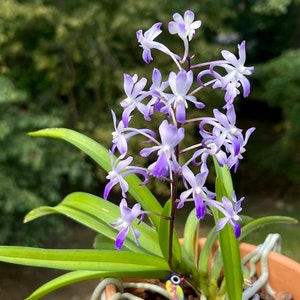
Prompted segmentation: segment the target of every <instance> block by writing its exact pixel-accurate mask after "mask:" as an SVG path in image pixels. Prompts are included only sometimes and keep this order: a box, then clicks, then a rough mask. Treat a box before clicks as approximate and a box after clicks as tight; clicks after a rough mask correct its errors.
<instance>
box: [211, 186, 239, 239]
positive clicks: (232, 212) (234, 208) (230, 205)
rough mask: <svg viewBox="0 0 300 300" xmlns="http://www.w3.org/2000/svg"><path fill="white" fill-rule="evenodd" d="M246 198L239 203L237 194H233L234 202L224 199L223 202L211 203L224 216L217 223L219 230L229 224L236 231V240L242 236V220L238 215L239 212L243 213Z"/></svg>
mask: <svg viewBox="0 0 300 300" xmlns="http://www.w3.org/2000/svg"><path fill="white" fill-rule="evenodd" d="M243 200H244V197H242V198H241V199H240V200H238V201H237V199H236V194H235V192H233V194H232V200H229V199H228V198H227V197H225V196H224V197H222V202H218V201H209V203H208V204H209V205H211V206H213V207H215V208H217V209H218V210H219V211H220V212H221V213H222V214H223V215H224V217H223V218H220V219H219V220H218V222H217V230H216V232H218V231H220V230H221V229H223V228H224V227H225V225H226V224H227V223H229V224H230V225H231V227H232V228H233V230H234V234H235V236H236V238H239V237H240V235H241V226H240V224H239V222H240V221H241V220H242V219H241V217H240V216H239V215H238V213H239V212H241V211H242V207H241V205H242V201H243Z"/></svg>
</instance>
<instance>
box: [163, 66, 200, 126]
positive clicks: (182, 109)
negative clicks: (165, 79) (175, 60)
mask: <svg viewBox="0 0 300 300" xmlns="http://www.w3.org/2000/svg"><path fill="white" fill-rule="evenodd" d="M169 84H170V88H171V90H172V92H173V96H172V97H170V99H169V101H168V103H167V105H166V106H165V107H163V108H162V109H161V112H163V113H168V114H171V110H172V109H175V111H176V120H177V121H178V122H180V123H183V122H184V121H185V120H186V108H187V107H188V103H187V101H190V102H192V103H194V104H195V106H196V107H197V108H199V109H201V108H203V107H204V104H203V103H202V102H198V101H197V98H196V97H195V96H193V95H188V92H189V90H190V88H191V86H192V84H193V72H192V71H188V72H186V71H185V70H180V71H179V72H178V74H176V73H174V72H171V73H170V75H169Z"/></svg>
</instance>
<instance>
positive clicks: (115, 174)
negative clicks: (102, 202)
mask: <svg viewBox="0 0 300 300" xmlns="http://www.w3.org/2000/svg"><path fill="white" fill-rule="evenodd" d="M109 154H110V163H111V168H112V170H111V171H110V172H108V175H107V176H106V179H108V180H109V182H108V183H107V184H106V186H105V188H104V193H103V198H104V199H107V197H108V195H109V193H110V191H111V189H112V188H113V187H114V186H115V185H116V184H118V183H119V184H120V187H121V190H122V196H123V197H124V198H126V193H127V191H128V183H127V182H126V180H125V179H124V177H125V176H127V175H129V174H141V175H142V176H144V178H145V181H146V180H147V178H148V174H147V170H146V169H144V168H141V167H135V166H129V165H130V163H131V162H132V160H133V158H132V157H131V156H129V157H127V158H126V159H124V160H122V159H123V157H124V155H121V156H120V157H119V158H117V159H116V160H115V159H114V155H113V153H112V151H109Z"/></svg>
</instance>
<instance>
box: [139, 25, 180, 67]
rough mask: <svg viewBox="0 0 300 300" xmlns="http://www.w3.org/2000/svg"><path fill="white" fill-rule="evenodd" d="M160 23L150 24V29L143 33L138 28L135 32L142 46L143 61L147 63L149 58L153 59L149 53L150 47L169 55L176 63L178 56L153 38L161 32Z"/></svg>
mask: <svg viewBox="0 0 300 300" xmlns="http://www.w3.org/2000/svg"><path fill="white" fill-rule="evenodd" d="M161 25H162V23H161V22H158V23H155V24H154V25H152V27H151V28H150V29H148V30H147V31H146V32H145V34H143V30H138V31H137V32H136V37H137V39H138V42H139V43H140V46H141V47H142V48H143V54H142V56H143V60H144V62H145V63H147V64H149V63H150V61H151V60H153V58H152V55H151V49H157V50H159V51H162V52H164V53H166V54H167V55H170V56H171V57H172V59H173V60H174V61H175V62H176V63H177V64H178V62H177V60H178V56H177V55H175V54H174V53H172V52H171V51H170V50H169V49H168V48H167V47H166V46H165V45H163V44H161V43H159V42H156V41H154V39H155V38H156V37H157V36H158V35H159V34H160V33H161V32H162V31H161V29H160V27H161Z"/></svg>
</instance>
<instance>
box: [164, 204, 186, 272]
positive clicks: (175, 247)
mask: <svg viewBox="0 0 300 300" xmlns="http://www.w3.org/2000/svg"><path fill="white" fill-rule="evenodd" d="M171 210H172V202H171V200H168V201H167V202H166V204H165V206H164V208H163V211H162V215H163V216H166V217H170V216H171ZM169 236H170V219H165V218H161V221H160V226H159V244H160V248H161V251H162V253H163V256H164V257H165V259H166V260H169V259H170V257H169V246H170V245H169ZM180 261H181V246H180V243H179V238H178V236H177V234H176V232H175V228H174V230H173V240H172V262H171V263H172V267H173V268H177V267H178V265H179V264H180Z"/></svg>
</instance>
